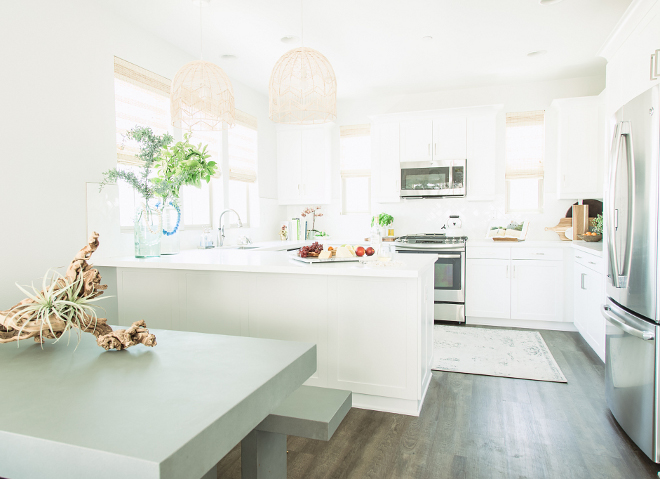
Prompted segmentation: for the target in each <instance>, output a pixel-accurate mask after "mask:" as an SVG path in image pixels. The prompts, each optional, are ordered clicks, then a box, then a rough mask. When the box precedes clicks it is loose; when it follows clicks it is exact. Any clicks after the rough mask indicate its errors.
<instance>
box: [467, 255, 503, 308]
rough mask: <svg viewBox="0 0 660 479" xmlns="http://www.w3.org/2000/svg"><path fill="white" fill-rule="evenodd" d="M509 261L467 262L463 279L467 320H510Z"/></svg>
mask: <svg viewBox="0 0 660 479" xmlns="http://www.w3.org/2000/svg"><path fill="white" fill-rule="evenodd" d="M509 263H510V261H509V260H508V259H486V258H475V259H470V258H468V260H467V264H466V271H465V275H466V279H465V308H466V315H467V316H478V317H487V318H509V317H510V316H511V282H510V280H509V277H510V269H511V266H510V264H509Z"/></svg>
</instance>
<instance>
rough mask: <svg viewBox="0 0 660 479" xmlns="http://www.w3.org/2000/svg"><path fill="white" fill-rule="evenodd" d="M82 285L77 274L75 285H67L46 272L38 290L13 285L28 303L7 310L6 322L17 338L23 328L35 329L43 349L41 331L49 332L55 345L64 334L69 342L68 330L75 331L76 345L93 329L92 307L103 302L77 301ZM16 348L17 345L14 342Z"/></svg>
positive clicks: (92, 297)
mask: <svg viewBox="0 0 660 479" xmlns="http://www.w3.org/2000/svg"><path fill="white" fill-rule="evenodd" d="M49 274H50V276H49ZM83 285H84V278H83V276H82V274H79V275H78V277H77V278H76V280H75V281H70V280H68V279H67V278H65V277H64V276H62V275H61V274H60V273H58V272H57V271H55V270H52V272H51V271H48V272H46V274H45V275H44V279H43V284H42V289H41V290H38V289H37V288H35V287H34V284H33V285H32V286H31V287H28V286H26V287H25V288H31V289H32V292H30V291H28V290H27V289H25V288H23V287H21V286H20V285H18V284H16V286H17V287H18V289H20V290H21V291H22V292H23V293H25V294H26V295H27V297H28V298H29V299H30V301H27V302H21V303H19V304H18V305H16V306H14V307H13V308H12V309H11V310H10V313H12V315H11V316H10V320H12V321H14V324H15V325H16V326H17V327H20V329H19V334H18V337H19V338H20V337H21V336H22V334H23V331H24V330H25V328H26V327H39V339H40V342H41V343H42V347H43V342H44V330H46V331H48V332H50V335H51V337H54V338H56V339H55V342H57V341H59V340H60V338H61V337H62V336H63V335H64V333H66V332H67V331H68V332H69V340H70V339H71V330H72V329H74V328H75V329H76V331H77V333H78V343H80V338H81V336H82V333H83V331H86V330H89V329H90V328H92V327H93V329H94V330H95V329H96V324H97V320H98V316H97V315H96V309H95V308H96V307H95V306H94V305H93V303H95V302H96V301H98V300H100V299H103V298H101V297H97V294H92V295H90V296H82V297H80V296H79V295H80V292H81V291H82V289H83ZM18 344H20V341H17V345H18Z"/></svg>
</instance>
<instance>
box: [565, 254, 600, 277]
mask: <svg viewBox="0 0 660 479" xmlns="http://www.w3.org/2000/svg"><path fill="white" fill-rule="evenodd" d="M573 259H574V260H575V262H576V263H577V264H581V265H582V266H584V267H585V268H589V269H591V270H593V271H596V272H597V273H602V272H603V265H604V264H605V262H604V260H603V258H602V257H601V256H596V255H595V254H589V253H583V252H582V251H575V252H574V253H573Z"/></svg>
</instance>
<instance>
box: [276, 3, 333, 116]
mask: <svg viewBox="0 0 660 479" xmlns="http://www.w3.org/2000/svg"><path fill="white" fill-rule="evenodd" d="M302 39H303V35H302V0H301V42H302ZM268 101H269V116H270V119H271V120H273V121H274V122H277V123H292V124H297V125H311V124H316V123H327V122H329V121H334V120H335V119H336V118H337V77H335V71H334V70H333V69H332V65H330V62H329V61H328V59H327V58H326V57H325V56H323V54H321V53H320V52H318V51H316V50H314V49H312V48H307V47H305V46H301V47H299V48H294V49H293V50H289V51H288V52H286V53H285V54H284V55H282V57H281V58H280V59H279V60H278V61H277V63H275V67H274V68H273V72H272V73H271V75H270V84H269V87H268Z"/></svg>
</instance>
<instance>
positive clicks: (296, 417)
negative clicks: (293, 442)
mask: <svg viewBox="0 0 660 479" xmlns="http://www.w3.org/2000/svg"><path fill="white" fill-rule="evenodd" d="M352 404H353V396H352V393H351V392H350V391H342V390H339V389H328V388H318V387H312V386H301V387H300V388H299V389H298V390H296V391H295V392H294V393H293V394H291V396H289V397H288V398H287V399H286V400H285V401H284V402H283V403H282V404H280V406H279V407H278V408H277V409H275V411H273V413H272V414H270V415H269V416H268V417H267V418H266V419H264V420H263V421H262V422H261V423H260V424H259V425H258V426H257V427H256V428H254V430H253V431H252V432H251V433H250V434H248V435H247V436H245V439H243V441H241V477H242V479H266V478H267V479H286V437H287V436H298V437H304V438H307V439H317V440H321V441H329V440H330V438H331V437H332V435H333V434H334V433H335V431H336V430H337V428H338V427H339V424H341V422H342V420H343V419H344V418H345V417H346V414H348V411H349V410H350V409H351V406H352Z"/></svg>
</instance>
